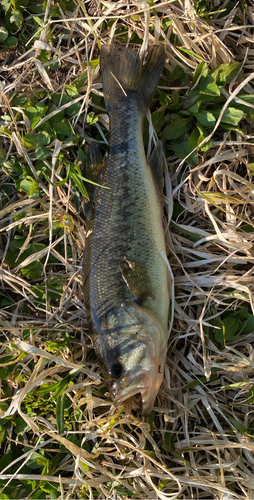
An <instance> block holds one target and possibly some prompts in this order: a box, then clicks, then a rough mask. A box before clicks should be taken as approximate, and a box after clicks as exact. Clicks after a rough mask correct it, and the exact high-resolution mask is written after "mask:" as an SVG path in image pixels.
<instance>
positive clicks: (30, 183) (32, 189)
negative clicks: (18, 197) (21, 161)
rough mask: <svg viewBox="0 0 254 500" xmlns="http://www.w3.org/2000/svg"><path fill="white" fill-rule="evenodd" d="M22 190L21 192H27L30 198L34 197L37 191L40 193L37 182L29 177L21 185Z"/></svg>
mask: <svg viewBox="0 0 254 500" xmlns="http://www.w3.org/2000/svg"><path fill="white" fill-rule="evenodd" d="M19 186H20V189H19V191H25V193H27V194H28V196H32V195H33V194H34V193H36V191H38V189H39V186H38V184H37V182H36V181H35V180H34V179H33V178H32V177H30V175H28V176H27V177H26V178H25V179H23V180H22V181H21V182H20V184H19Z"/></svg>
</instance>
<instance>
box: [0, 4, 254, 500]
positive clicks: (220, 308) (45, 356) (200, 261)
mask: <svg viewBox="0 0 254 500" xmlns="http://www.w3.org/2000/svg"><path fill="white" fill-rule="evenodd" d="M211 4H213V6H212V5H210V7H211V10H214V11H215V10H216V9H218V8H219V9H223V8H226V6H227V4H228V1H227V0H226V1H225V2H220V1H219V0H218V1H216V2H215V1H214V2H211ZM49 7H50V0H48V2H47V8H46V12H45V16H44V19H43V26H42V28H41V32H40V38H39V39H37V40H35V41H34V43H33V47H32V48H31V49H30V50H29V51H26V49H25V48H24V50H22V51H21V50H18V49H16V50H15V52H14V53H13V52H9V53H6V54H5V56H4V60H3V62H2V76H3V79H4V81H5V89H4V94H3V96H2V99H1V106H2V108H3V110H4V113H7V112H8V109H9V111H10V113H11V116H12V122H11V123H9V124H7V125H6V123H5V122H4V125H5V126H7V127H8V128H9V130H10V132H11V134H10V135H9V136H8V135H6V134H5V133H2V137H1V139H0V140H1V141H2V148H3V149H4V150H5V158H4V160H6V159H8V158H9V157H10V156H11V155H14V156H15V157H21V158H23V161H24V162H27V164H28V165H29V166H30V169H31V172H32V173H33V175H34V179H35V180H37V182H38V184H39V186H40V189H41V191H40V193H41V195H40V197H39V198H38V199H36V200H34V199H31V198H28V197H27V196H26V195H25V194H24V192H23V193H21V192H19V191H17V190H16V189H15V188H14V186H13V190H12V191H11V192H10V193H9V194H8V195H4V193H2V206H1V212H0V215H1V233H0V234H1V236H0V252H1V257H2V266H1V269H0V278H1V284H2V290H3V292H4V293H5V294H6V296H9V297H15V298H16V300H15V303H12V305H9V306H6V307H4V308H2V309H1V313H0V323H1V330H2V332H1V346H2V347H1V354H0V362H1V358H3V359H4V362H3V363H2V364H0V367H3V366H5V367H6V366H8V363H9V364H11V363H13V364H15V368H16V370H18V374H19V375H18V376H17V375H16V378H15V377H13V376H9V377H8V378H7V381H6V380H5V384H7V385H8V386H9V388H10V390H9V392H8V391H5V392H4V393H2V396H1V398H2V401H1V403H7V405H8V408H7V407H6V410H5V412H4V411H2V415H1V418H2V419H4V418H5V417H9V418H10V416H15V415H19V416H21V417H22V419H23V420H24V421H25V423H26V426H25V427H24V429H23V431H22V434H21V436H22V440H23V441H21V442H20V443H21V445H22V443H25V444H26V446H27V447H28V448H29V450H30V451H25V449H24V448H23V447H22V450H23V452H22V453H23V455H22V454H20V456H18V457H17V458H16V463H17V464H18V465H17V468H16V472H15V473H13V472H12V473H11V474H10V468H9V467H11V466H13V463H12V464H10V466H7V467H6V469H4V470H2V473H1V475H0V480H1V481H2V483H1V484H2V488H3V489H2V492H3V493H5V488H6V487H7V486H8V484H9V483H10V481H11V480H12V484H15V485H16V489H15V488H14V490H13V491H14V493H13V495H15V494H17V493H15V492H17V491H18V485H19V484H23V485H24V484H25V483H24V482H23V483H22V482H21V480H25V479H31V480H34V481H35V483H34V484H35V485H36V486H35V488H38V487H39V485H40V484H41V483H40V481H41V480H45V481H46V482H49V483H50V484H51V485H53V486H54V485H55V486H56V487H60V489H59V490H58V493H56V497H55V498H66V499H67V498H91V499H92V498H98V497H99V498H112V499H113V498H114V499H123V498H132V497H133V498H139V499H141V498H142V499H152V498H160V499H168V498H172V499H173V498H177V499H180V498H181V499H184V498H192V499H208V498H209V499H210V498H220V499H224V500H225V499H231V498H232V499H233V498H236V499H244V498H246V499H249V498H253V497H254V486H253V485H254V474H253V464H254V459H253V450H254V440H253V428H254V426H253V422H254V421H253V405H252V403H251V404H250V403H249V401H248V399H247V396H248V394H249V391H250V390H251V389H252V388H253V386H254V375H253V374H254V369H253V368H254V351H253V346H254V343H253V340H254V338H253V332H252V331H251V332H250V333H248V334H246V335H239V336H238V337H234V338H233V340H230V341H225V342H224V343H223V342H218V341H216V338H215V334H216V330H218V329H219V328H220V317H221V315H222V314H223V313H224V312H225V311H227V310H229V311H232V314H233V312H234V311H238V310H239V308H241V307H247V308H248V311H249V313H252V314H254V302H253V261H254V252H253V238H254V231H253V201H254V187H253V181H252V174H251V169H250V168H248V163H249V156H248V155H249V154H253V153H252V146H251V143H252V139H253V131H252V128H251V127H252V123H251V121H250V120H249V122H248V123H246V130H245V135H242V134H240V133H235V132H232V133H231V132H227V133H226V132H225V134H222V133H219V132H218V125H219V120H218V122H217V124H216V125H215V127H214V131H213V138H214V139H215V140H214V143H213V146H212V147H211V148H210V149H209V150H208V151H206V152H201V153H200V154H199V165H198V166H196V167H193V166H191V165H190V164H188V159H186V160H185V161H181V160H180V159H179V158H177V157H175V156H170V157H168V158H167V167H168V172H167V171H166V188H167V193H166V196H165V213H167V222H168V227H169V223H170V219H171V216H172V197H173V199H174V202H175V203H176V202H179V203H180V204H181V206H182V207H183V211H182V213H181V214H180V215H176V216H173V224H171V226H170V230H167V232H166V238H167V244H168V258H169V262H170V265H171V268H172V271H173V274H174V277H175V303H174V309H175V315H174V322H173V327H172V331H171V336H170V341H169V350H168V359H167V367H166V376H165V380H164V383H163V386H162V387H161V390H160V392H159V395H158V398H157V400H156V406H155V408H154V414H153V415H152V417H151V418H150V419H149V421H147V420H146V419H142V418H140V417H139V413H138V412H136V411H135V408H134V410H133V414H132V415H131V416H126V415H125V414H124V411H123V410H119V409H118V408H116V407H115V406H114V405H113V404H112V403H111V401H110V398H109V395H108V393H107V392H105V390H101V389H102V388H104V383H103V380H102V378H101V372H100V368H99V366H98V365H97V363H96V360H95V357H94V353H93V350H92V349H91V348H90V340H89V339H88V338H87V333H86V332H87V330H86V312H85V305H84V303H83V294H82V276H81V271H82V253H83V248H84V243H85V224H84V222H83V218H82V215H79V214H78V213H77V211H76V208H75V201H74V195H75V190H74V188H73V184H72V183H71V182H70V181H69V180H67V181H66V182H65V183H62V184H60V185H58V186H56V185H55V183H56V182H59V181H61V180H63V179H62V178H61V175H60V170H59V169H58V168H57V159H58V158H60V154H61V151H62V148H68V147H70V146H71V145H72V144H62V143H61V142H60V141H58V140H57V139H56V140H55V144H54V154H53V155H52V156H50V157H49V158H48V159H47V160H45V162H46V163H47V167H48V169H49V170H50V172H51V179H49V181H51V182H48V183H47V184H46V183H45V182H44V181H42V180H41V178H40V176H39V175H38V173H37V171H36V168H35V160H34V159H33V158H32V156H31V155H30V154H29V150H28V152H27V148H25V146H24V144H23V142H22V140H21V135H22V133H23V132H22V131H24V130H25V131H26V132H29V131H30V123H29V120H28V118H27V117H26V116H25V114H24V112H23V111H22V109H16V108H15V107H14V108H12V104H11V100H10V99H11V98H10V96H11V95H12V94H11V93H12V92H13V91H14V94H16V93H17V92H18V91H20V90H22V91H24V92H25V93H26V95H29V96H32V95H33V93H34V92H35V91H39V90H43V89H45V90H46V91H47V93H52V94H53V93H55V92H63V90H64V86H65V84H68V85H71V84H72V83H73V82H74V81H75V80H76V79H77V77H79V76H80V74H83V73H86V76H87V77H86V79H84V84H83V86H82V87H81V88H80V89H79V92H80V96H78V97H76V98H75V100H76V101H77V102H79V101H80V100H81V102H82V107H81V108H80V110H79V111H78V113H77V114H76V115H75V116H73V117H72V118H71V119H70V122H71V124H72V126H73V129H74V131H75V133H76V134H79V135H81V136H82V137H83V139H84V143H83V144H84V147H86V145H88V144H89V143H90V142H91V140H93V136H95V135H96V134H99V135H100V142H101V144H102V146H103V144H104V146H105V147H106V144H107V139H106V137H105V134H106V131H107V128H108V118H107V115H106V111H105V109H103V108H102V109H98V106H97V107H96V104H95V105H94V104H93V103H92V102H91V92H93V93H94V95H99V96H100V95H102V85H101V80H100V76H99V68H98V65H95V66H92V65H89V62H90V61H93V60H96V59H98V57H99V49H100V46H101V45H102V44H103V43H108V42H109V41H110V40H119V37H120V35H119V32H118V28H120V27H124V26H127V28H128V37H129V40H130V38H131V35H132V33H136V34H137V35H138V37H140V38H141V39H143V46H142V49H143V50H145V48H146V46H147V44H148V43H149V44H150V43H153V42H154V40H157V39H158V36H159V33H160V32H161V33H160V34H161V35H162V37H163V40H164V41H163V42H162V43H164V45H165V49H166V55H167V63H166V69H167V70H169V72H170V73H171V72H172V71H173V69H174V68H175V67H176V66H177V65H179V66H181V67H182V68H184V71H185V72H186V73H187V74H188V75H189V82H190V81H191V80H192V77H193V73H194V71H195V68H196V66H197V64H198V63H199V62H200V61H201V60H203V61H206V62H207V65H208V67H209V68H210V69H214V68H216V67H217V66H218V65H220V64H222V63H229V62H235V61H238V62H240V63H241V67H242V73H241V74H239V75H238V77H236V78H235V81H232V83H231V85H230V86H229V90H228V94H227V96H226V99H227V103H226V105H225V106H228V105H229V103H230V101H231V100H232V99H233V97H237V95H238V94H239V92H240V90H241V89H242V88H244V90H245V91H246V92H247V93H249V94H252V93H253V87H252V82H251V80H252V78H253V74H251V72H252V71H253V67H254V60H253V56H254V43H253V25H254V7H253V6H252V3H251V2H249V1H247V2H240V3H238V4H236V6H235V7H234V8H233V9H232V10H231V12H230V13H229V14H227V15H225V16H224V17H223V16H219V15H218V14H214V15H213V16H211V17H210V19H209V20H208V21H207V20H204V19H202V18H200V17H198V16H197V14H196V11H195V9H194V7H193V5H192V2H191V0H185V1H183V0H182V1H181V0H179V1H164V2H163V1H161V2H157V3H156V4H155V8H154V7H152V6H150V5H149V4H148V3H140V2H138V1H134V0H130V1H129V2H126V3H125V2H108V1H101V2H97V3H96V8H95V10H94V11H91V8H92V5H91V4H88V3H86V4H83V3H82V2H81V1H80V0H76V10H75V11H74V12H68V11H66V12H61V16H62V17H61V19H57V20H52V19H50V18H49ZM89 12H90V14H89ZM91 12H93V13H92V14H91ZM156 12H157V14H158V16H155V13H156ZM236 15H237V16H238V18H237V19H238V23H236V24H234V23H233V22H232V20H233V19H234V18H235V16H236ZM110 19H114V20H115V21H114V22H113V24H111V25H110V27H107V25H106V24H105V23H107V22H108V21H109V20H110ZM165 19H168V20H170V21H172V23H171V24H170V25H169V26H168V27H167V28H164V30H163V31H162V30H161V24H162V22H163V21H165ZM151 26H154V30H153V31H152V30H151V29H150V30H149V28H151ZM63 27H65V28H67V29H68V30H69V34H63V35H62V34H61V33H62V29H63ZM52 34H54V35H55V36H56V37H57V43H53V42H52ZM176 36H177V37H178V40H179V41H180V44H181V47H180V48H181V49H186V51H185V52H184V51H183V50H179V45H176V43H175V41H176ZM131 45H132V44H131ZM134 48H135V45H134ZM42 49H43V50H45V51H47V52H49V53H50V54H54V55H56V56H57V60H58V61H61V68H59V69H58V70H55V71H53V72H51V73H50V72H49V73H47V72H46V71H45V68H46V67H47V65H48V64H50V61H49V63H42V62H41V61H39V60H38V59H37V57H38V55H39V54H40V52H41V50H42ZM54 62H55V61H54ZM188 84H189V83H188ZM188 84H187V85H188ZM169 87H170V86H169ZM165 91H166V92H167V91H168V92H169V93H170V92H172V90H171V87H170V88H168V89H166V90H165ZM233 93H234V96H233V97H232V94H233ZM47 95H48V94H47ZM71 104H73V101H72V102H71ZM68 105H69V103H67V104H61V102H60V103H59V107H60V106H61V109H62V110H65V109H67V107H68ZM93 106H94V107H93ZM91 110H93V111H94V112H95V113H96V115H98V121H97V123H96V124H95V125H93V126H92V125H91V126H90V128H89V126H87V124H86V119H87V115H88V112H90V111H91ZM18 111H19V113H20V114H19V118H18V120H17V119H16V117H17V114H18V113H17V112H18ZM52 113H53V115H52V116H54V114H55V113H56V112H55V111H53V112H52ZM48 119H49V115H47V117H44V118H41V120H40V122H38V124H37V125H36V127H37V128H38V127H39V126H40V125H42V124H43V123H46V121H47V120H48ZM1 124H3V123H1ZM36 127H35V129H36ZM35 129H34V130H35ZM152 134H153V132H152V129H150V140H152ZM0 146H1V144H0ZM253 156H254V155H253ZM7 182H9V180H8V176H7V174H6V170H2V171H1V186H2V185H5V184H6V183H7ZM1 186H0V187H1ZM59 220H60V221H61V222H62V226H63V228H64V231H63V232H62V235H60V236H59V237H58V239H55V237H54V231H53V227H54V223H55V222H56V221H59ZM246 224H247V225H248V232H247V231H246V230H245V227H246ZM20 227H22V228H23V230H24V231H25V234H26V238H25V241H24V242H23V246H22V250H23V251H24V250H25V249H26V248H27V246H28V245H29V244H30V243H36V242H37V243H40V242H43V243H44V244H45V246H44V247H43V249H41V250H38V251H37V252H36V253H33V254H32V255H29V256H28V257H25V258H24V260H23V261H22V262H21V263H20V264H19V265H16V267H14V268H12V269H10V268H9V267H8V266H7V264H6V263H5V258H6V254H7V251H8V248H9V245H10V243H11V241H12V240H13V238H14V236H15V234H17V233H16V230H17V229H18V228H20ZM59 246H60V247H61V248H62V249H63V251H62V253H61V252H60V251H59ZM56 247H57V248H56ZM68 249H71V254H69V255H68V254H67V250H68ZM20 253H21V251H20ZM52 255H53V256H54V258H55V264H54V265H53V266H52V267H51V268H50V270H48V267H47V262H48V259H49V257H50V256H52ZM42 258H44V261H43V262H44V274H43V276H41V278H39V279H37V280H33V281H32V282H31V281H29V280H28V279H26V277H25V276H23V275H22V274H21V273H20V269H22V268H23V267H24V266H26V265H28V264H31V263H35V262H36V261H37V260H38V259H42ZM52 282H54V283H56V282H57V283H58V284H59V283H62V284H63V293H62V295H61V297H60V298H59V300H53V299H52V298H51V296H50V293H49V292H50V287H51V284H52ZM36 283H37V284H38V283H39V284H43V283H44V284H45V296H46V300H41V303H40V304H39V303H38V301H37V302H36V303H35V296H36V290H35V288H34V285H35V284H36ZM29 311H30V312H29ZM63 332H64V334H65V339H66V338H67V337H68V339H70V340H69V342H71V345H70V346H69V347H68V346H67V347H66V345H65V347H64V349H63V350H61V349H60V348H59V349H58V348H57V346H55V347H54V348H52V345H51V344H49V341H50V342H55V343H56V344H57V343H59V345H60V343H61V341H62V339H63V336H62V335H63ZM24 335H25V336H24ZM24 339H25V340H24ZM49 347H50V348H49ZM7 352H8V355H10V354H12V356H13V360H11V361H5V358H6V355H7ZM63 373H64V375H63V376H61V374H63ZM68 373H71V377H70V379H69V381H68V383H67V384H66V387H65V388H64V392H63V393H62V394H61V395H60V396H57V397H58V403H59V405H61V401H60V400H59V398H61V397H62V398H63V395H64V394H65V395H66V396H65V401H66V400H67V401H68V402H70V404H71V408H72V413H71V415H72V421H69V422H68V418H69V416H66V413H64V410H62V413H61V412H60V413H59V411H60V410H59V408H60V406H57V408H56V413H55V416H54V415H53V413H52V412H51V411H50V410H48V412H45V413H44V414H42V412H40V411H37V410H35V407H33V404H35V401H36V391H35V392H33V391H34V390H35V389H39V387H40V386H41V385H42V384H46V383H52V382H54V383H55V382H57V381H61V379H62V378H63V377H66V375H67V374H68ZM70 381H71V383H69V382H70ZM30 393H31V394H33V398H34V399H32V400H31V401H32V402H31V405H32V410H34V411H31V412H30V413H29V412H28V411H27V410H25V408H26V407H25V405H24V404H25V402H26V401H28V400H29V394H30ZM38 394H39V393H38ZM2 408H3V407H2ZM57 412H58V413H57ZM59 415H60V417H59ZM68 415H70V412H69V413H68ZM63 417H64V420H63ZM14 430H15V429H14V428H13V426H12V427H9V428H8V432H7V434H6V437H5V440H4V441H3V443H2V454H5V453H8V450H9V449H10V448H9V447H10V444H11V443H12V440H13V439H15V440H16V444H17V445H18V444H19V441H18V438H17V437H14V434H13V432H14ZM73 434H74V435H75V436H76V437H77V438H78V440H79V444H78V445H77V444H75V442H74V441H72V440H71V438H70V437H71V436H72V435H73ZM22 446H23V445H22ZM41 449H44V450H46V451H47V450H48V449H50V450H51V452H52V450H56V452H57V450H60V453H62V454H63V457H64V458H63V460H62V461H60V463H59V464H58V465H57V466H56V467H55V468H54V469H53V471H51V473H50V474H47V472H46V470H45V471H44V472H43V475H40V474H36V469H35V474H34V475H33V476H32V475H31V474H30V475H29V474H25V473H22V472H21V473H20V472H19V470H20V469H21V467H22V466H23V465H24V463H26V462H28V461H29V459H30V458H31V455H32V453H34V452H35V451H38V450H41ZM66 450H67V451H68V453H67V452H66ZM64 452H65V453H64ZM57 495H58V496H57ZM23 496H24V490H22V488H21V490H20V496H13V498H21V497H23ZM48 498H53V497H52V496H51V497H50V496H49V497H48Z"/></svg>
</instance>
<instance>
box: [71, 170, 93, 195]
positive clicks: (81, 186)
mask: <svg viewBox="0 0 254 500" xmlns="http://www.w3.org/2000/svg"><path fill="white" fill-rule="evenodd" d="M70 177H71V178H72V179H73V181H74V184H75V185H76V187H77V188H78V190H79V191H80V192H81V193H82V194H83V196H85V197H86V198H88V199H89V195H88V192H87V190H86V188H85V186H84V184H83V181H82V180H81V178H80V177H81V176H80V175H79V174H77V172H75V171H74V170H73V169H70Z"/></svg>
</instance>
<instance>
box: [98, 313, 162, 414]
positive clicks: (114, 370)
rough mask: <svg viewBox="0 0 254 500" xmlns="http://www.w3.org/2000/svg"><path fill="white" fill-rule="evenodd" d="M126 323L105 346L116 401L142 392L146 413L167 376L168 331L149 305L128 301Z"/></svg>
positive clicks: (104, 351) (105, 361)
mask: <svg viewBox="0 0 254 500" xmlns="http://www.w3.org/2000/svg"><path fill="white" fill-rule="evenodd" d="M124 309H125V314H124V317H125V324H126V326H124V324H123V323H122V324H121V327H120V329H119V331H118V332H117V333H116V332H114V333H113V334H111V335H110V333H109V332H108V335H107V343H106V344H104V346H103V348H102V349H101V357H102V360H103V364H104V365H105V368H106V375H107V378H108V384H109V387H110V390H111V393H112V397H113V399H114V401H115V403H118V404H119V403H122V402H124V401H126V400H127V399H129V398H131V397H133V396H136V395H140V398H141V402H142V413H143V415H149V414H150V413H151V410H152V407H153V405H154V401H155V398H156V396H157V393H158V391H159V388H160V386H161V383H162V381H163V378H164V367H165V360H166V350H167V332H165V331H164V329H163V328H162V326H161V324H160V322H159V321H158V320H157V319H156V318H155V316H154V315H153V314H152V313H151V312H150V311H148V310H146V309H145V308H143V307H141V306H139V305H137V304H135V303H128V304H124ZM130 318H131V319H130Z"/></svg>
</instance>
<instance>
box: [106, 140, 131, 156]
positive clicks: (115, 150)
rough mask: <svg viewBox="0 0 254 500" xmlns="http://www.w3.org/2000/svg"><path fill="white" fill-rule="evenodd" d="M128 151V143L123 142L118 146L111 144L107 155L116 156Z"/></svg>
mask: <svg viewBox="0 0 254 500" xmlns="http://www.w3.org/2000/svg"><path fill="white" fill-rule="evenodd" d="M128 151H129V141H123V142H120V143H119V144H113V145H112V146H111V147H110V151H109V155H117V154H119V153H127V152H128Z"/></svg>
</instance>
